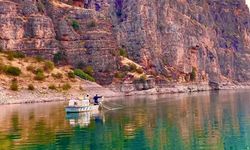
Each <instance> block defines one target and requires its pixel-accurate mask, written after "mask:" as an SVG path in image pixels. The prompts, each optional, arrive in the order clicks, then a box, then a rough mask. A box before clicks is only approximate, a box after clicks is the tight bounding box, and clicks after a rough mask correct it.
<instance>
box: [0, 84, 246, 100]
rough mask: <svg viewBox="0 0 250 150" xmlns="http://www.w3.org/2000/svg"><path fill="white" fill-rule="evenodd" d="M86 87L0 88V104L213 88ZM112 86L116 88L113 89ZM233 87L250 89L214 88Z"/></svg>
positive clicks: (232, 85)
mask: <svg viewBox="0 0 250 150" xmlns="http://www.w3.org/2000/svg"><path fill="white" fill-rule="evenodd" d="M85 88H86V89H87V90H86V91H84V93H80V92H74V91H70V92H68V93H63V92H56V91H51V90H45V89H44V90H36V91H28V90H20V91H18V92H14V91H10V90H6V89H0V93H1V94H0V105H6V104H28V103H45V102H57V101H67V100H68V99H69V98H70V97H78V98H80V97H82V96H83V95H84V94H89V95H91V96H92V95H95V94H96V93H98V94H101V95H103V96H104V97H105V100H109V99H116V98H119V97H126V96H142V95H161V94H174V93H192V92H202V91H211V90H215V89H213V88H211V87H210V86H209V85H208V84H206V83H201V84H188V85H183V84H178V85H174V86H168V87H162V86H156V87H155V88H152V89H148V90H133V91H123V92H121V91H119V90H120V88H121V87H118V86H117V85H116V86H113V87H112V88H111V87H109V88H105V87H102V86H100V85H98V84H88V85H85ZM114 88H116V90H115V91H114ZM233 89H235V90H236V89H250V86H249V85H248V84H244V85H243V84H225V85H220V86H219V88H218V89H216V90H233Z"/></svg>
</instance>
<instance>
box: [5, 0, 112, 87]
mask: <svg viewBox="0 0 250 150" xmlns="http://www.w3.org/2000/svg"><path fill="white" fill-rule="evenodd" d="M0 31H1V32H0V45H1V48H2V49H4V50H15V51H23V52H24V53H26V54H29V55H40V56H42V57H46V58H49V59H53V58H54V55H57V56H58V57H57V58H59V59H60V60H59V61H61V60H63V61H62V62H63V64H65V63H69V64H72V65H74V66H80V67H83V68H84V67H88V66H93V67H94V70H95V74H94V76H95V78H96V79H97V81H98V82H99V83H102V84H110V83H111V82H112V76H113V72H114V70H115V69H116V67H117V65H116V62H117V60H116V59H117V57H116V52H115V51H116V50H117V44H116V42H115V36H114V35H113V33H112V24H111V22H110V21H109V18H108V17H107V16H104V15H103V14H102V13H98V12H96V11H95V10H91V9H80V8H77V7H71V6H69V5H65V4H63V3H58V2H55V1H33V0H12V1H7V0H4V1H0Z"/></svg>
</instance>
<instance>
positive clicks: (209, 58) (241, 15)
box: [109, 0, 250, 83]
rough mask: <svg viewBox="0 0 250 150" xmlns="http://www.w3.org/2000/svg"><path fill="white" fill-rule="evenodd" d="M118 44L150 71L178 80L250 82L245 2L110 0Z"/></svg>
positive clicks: (247, 22) (235, 0) (247, 21)
mask: <svg viewBox="0 0 250 150" xmlns="http://www.w3.org/2000/svg"><path fill="white" fill-rule="evenodd" d="M109 3H110V5H111V14H112V19H113V23H114V25H115V30H116V32H117V39H118V43H119V45H120V46H121V47H124V48H126V49H127V50H128V53H129V57H130V58H131V59H133V60H135V61H136V62H139V63H140V64H142V65H143V66H144V67H145V68H146V69H147V68H148V69H153V70H156V71H157V72H158V73H163V74H166V75H167V76H170V77H171V78H174V79H176V80H178V81H183V79H184V78H185V76H186V75H187V74H189V73H191V72H192V69H195V70H197V74H198V77H197V79H196V80H197V81H202V80H206V77H207V76H208V80H209V81H210V82H211V83H223V82H228V81H229V82H232V81H240V82H244V81H249V79H250V74H249V73H250V66H249V65H248V64H249V62H250V57H249V51H250V49H249V42H250V41H249V33H250V32H249V29H250V28H249V21H250V20H249V17H250V14H249V10H248V8H247V6H246V4H245V1H244V0H234V1H228V0H138V1H133V0H126V1H125V0H113V1H109Z"/></svg>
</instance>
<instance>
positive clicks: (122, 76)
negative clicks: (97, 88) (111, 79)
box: [115, 72, 126, 79]
mask: <svg viewBox="0 0 250 150" xmlns="http://www.w3.org/2000/svg"><path fill="white" fill-rule="evenodd" d="M125 76H126V73H123V72H116V73H115V78H118V79H122V78H124V77H125Z"/></svg>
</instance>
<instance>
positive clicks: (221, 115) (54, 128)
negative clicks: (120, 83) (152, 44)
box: [0, 91, 250, 150]
mask: <svg viewBox="0 0 250 150" xmlns="http://www.w3.org/2000/svg"><path fill="white" fill-rule="evenodd" d="M106 104H107V105H112V106H113V107H115V106H118V105H122V106H124V108H123V109H121V110H116V111H102V112H99V113H94V114H90V113H83V114H79V115H78V114H70V115H66V114H65V112H64V106H65V105H66V104H65V103H45V104H26V105H7V106H0V150H5V149H6V150H9V149H18V150H19V149H20V150H21V149H23V150H27V149H31V150H33V149H34V150H39V149H48V150H49V149H63V150H64V149H69V150H78V149H83V150H85V149H86V150H106V149H108V150H123V149H124V150H130V149H135V150H168V149H169V150H182V149H183V150H196V149H197V150H198V149H199V150H200V149H209V150H210V149H211V150H217V149H218V150H221V149H225V150H248V149H250V91H238V92H235V91H220V92H211V93H209V92H205V93H196V94H177V95H167V96H148V97H146V98H145V97H141V98H126V99H121V100H116V101H115V102H109V103H106Z"/></svg>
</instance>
